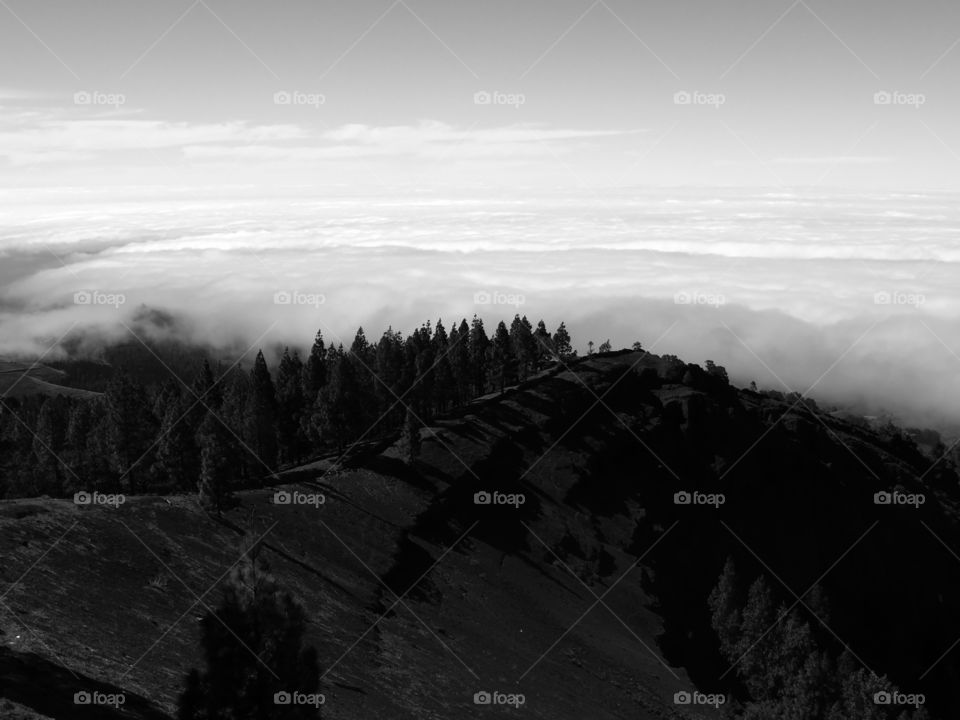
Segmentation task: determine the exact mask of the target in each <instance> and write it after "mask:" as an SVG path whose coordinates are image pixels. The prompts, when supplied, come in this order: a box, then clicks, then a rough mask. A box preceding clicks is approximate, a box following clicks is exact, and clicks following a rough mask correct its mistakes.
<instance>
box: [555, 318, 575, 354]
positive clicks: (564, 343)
mask: <svg viewBox="0 0 960 720" xmlns="http://www.w3.org/2000/svg"><path fill="white" fill-rule="evenodd" d="M553 351H554V353H556V356H557V358H558V359H559V360H563V361H566V360H569V359H570V358H571V357H573V355H574V353H573V347H572V346H571V345H570V333H568V332H567V326H566V325H565V324H564V323H560V326H559V327H558V328H557V331H556V332H555V333H554V334H553Z"/></svg>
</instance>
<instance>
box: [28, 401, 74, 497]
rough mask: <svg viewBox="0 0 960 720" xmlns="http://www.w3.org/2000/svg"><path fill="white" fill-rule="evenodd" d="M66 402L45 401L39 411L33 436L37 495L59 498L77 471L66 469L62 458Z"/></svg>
mask: <svg viewBox="0 0 960 720" xmlns="http://www.w3.org/2000/svg"><path fill="white" fill-rule="evenodd" d="M67 413H68V406H67V400H66V398H65V397H63V396H62V395H56V396H54V397H52V398H46V399H45V400H44V402H43V405H42V406H41V407H40V415H39V416H38V417H37V425H36V428H35V430H34V435H33V454H34V456H35V457H36V464H35V465H34V473H35V475H36V485H37V488H36V489H37V492H38V494H44V495H56V494H57V493H58V492H59V490H60V488H61V487H62V485H63V481H64V479H65V478H66V477H67V476H70V475H73V474H74V470H73V468H70V467H65V466H64V464H63V462H64V461H63V460H62V459H61V455H62V453H63V447H64V444H65V441H66V434H67Z"/></svg>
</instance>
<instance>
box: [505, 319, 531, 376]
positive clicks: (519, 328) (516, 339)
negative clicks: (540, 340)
mask: <svg viewBox="0 0 960 720" xmlns="http://www.w3.org/2000/svg"><path fill="white" fill-rule="evenodd" d="M509 334H510V347H511V350H512V353H513V357H514V358H515V359H516V364H517V376H518V377H519V378H520V379H521V380H526V379H527V378H528V377H529V376H530V374H531V373H532V372H533V369H534V367H535V365H536V357H537V348H536V341H535V340H534V339H533V327H532V326H531V325H530V321H529V320H527V316H526V315H524V316H523V317H522V318H521V317H520V315H519V314H517V315H514V317H513V322H512V323H511V324H510V333H509Z"/></svg>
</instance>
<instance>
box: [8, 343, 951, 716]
mask: <svg viewBox="0 0 960 720" xmlns="http://www.w3.org/2000/svg"><path fill="white" fill-rule="evenodd" d="M683 368H684V366H683V365H682V364H680V365H677V363H676V362H675V361H673V360H671V359H669V358H660V357H657V356H653V355H645V354H643V353H619V354H608V355H604V356H600V357H590V358H585V359H582V360H581V361H579V362H578V363H577V364H576V365H575V366H574V367H573V368H572V369H564V368H561V369H560V370H559V371H557V372H553V373H546V374H544V375H542V376H540V377H538V378H535V379H534V380H532V381H529V382H527V383H525V384H524V385H522V386H520V387H519V388H516V389H513V390H511V391H509V392H508V393H507V394H506V395H503V396H496V397H492V398H486V399H482V400H480V401H477V402H474V403H472V404H471V405H470V406H468V407H466V408H464V409H461V410H459V411H457V412H454V413H452V414H449V415H447V416H445V417H444V418H443V419H442V420H439V421H437V422H436V423H434V424H433V427H431V428H429V429H427V430H424V431H422V433H421V434H422V438H423V443H422V448H421V452H420V456H419V458H418V460H417V461H416V462H415V463H414V464H413V466H408V465H407V464H405V463H403V462H402V461H401V460H400V459H399V456H398V453H397V452H396V449H395V448H393V447H385V448H382V449H378V450H377V451H373V452H369V453H366V454H364V455H363V456H362V457H360V458H358V459H357V460H355V461H354V462H353V463H351V464H350V465H349V466H348V467H346V468H345V469H342V470H339V471H337V472H334V473H330V472H325V471H324V468H325V467H328V466H329V463H323V462H319V463H313V464H311V465H310V466H307V467H304V468H301V469H300V470H298V471H293V472H290V473H288V474H286V476H285V478H284V479H286V480H289V481H290V483H289V484H288V485H287V486H286V488H287V489H288V490H294V489H296V490H298V491H300V492H304V493H323V494H324V496H325V498H326V502H324V503H323V504H322V505H319V507H314V506H310V505H301V506H293V505H277V504H274V503H273V502H272V498H273V494H274V489H264V490H256V491H247V492H243V493H240V494H239V499H240V504H239V505H238V507H236V508H235V509H233V510H231V511H229V512H226V513H225V514H224V515H223V517H222V518H217V517H215V516H210V515H208V514H207V513H205V512H203V511H202V510H201V509H200V507H199V506H198V504H197V502H196V501H195V499H194V498H193V497H192V496H170V497H159V496H143V497H136V498H129V499H128V502H126V503H125V504H124V505H122V506H120V507H119V508H116V509H113V508H106V507H78V506H75V505H74V504H73V503H72V502H70V501H67V500H51V499H33V500H12V501H4V502H2V503H0V554H2V556H3V558H4V562H3V563H2V565H0V580H2V584H3V585H2V586H3V587H4V591H3V592H4V594H5V595H4V598H3V603H4V604H3V605H2V606H0V623H2V625H0V642H2V650H0V679H2V682H0V695H3V696H5V697H6V698H9V700H10V701H12V702H14V703H18V704H19V705H20V706H22V707H23V708H29V709H32V711H35V712H36V713H38V714H39V715H40V716H41V717H42V716H48V717H55V718H66V717H77V718H82V717H111V715H110V714H108V713H106V712H105V711H103V710H98V711H97V714H96V715H91V714H87V713H85V712H84V708H82V707H78V706H75V705H73V704H72V703H71V702H70V698H71V697H72V695H73V693H74V692H77V691H78V690H81V689H84V688H91V689H92V687H93V685H92V684H93V683H100V684H101V685H97V686H96V687H102V688H104V691H105V692H106V691H109V690H110V689H123V690H124V691H125V692H126V693H128V703H127V705H126V706H125V709H124V713H123V714H119V713H116V714H114V716H116V717H140V718H161V717H164V716H172V715H173V713H174V712H175V704H176V698H177V695H178V693H179V692H180V690H181V689H182V687H183V677H184V674H185V673H186V672H187V670H189V669H190V668H191V667H194V666H196V665H198V664H199V662H200V652H199V644H198V641H199V624H198V620H199V618H200V617H201V616H202V615H203V614H204V612H205V606H206V605H209V606H211V607H213V606H215V604H216V602H217V600H218V599H219V588H218V584H219V583H220V582H221V581H222V579H223V577H224V576H225V574H226V572H227V571H228V569H229V568H230V567H231V565H232V564H233V563H235V562H236V561H237V560H238V558H239V556H240V554H241V552H242V550H241V547H242V546H243V545H244V543H245V542H246V543H249V542H250V541H251V540H256V539H259V538H261V537H262V538H263V542H262V546H261V548H260V550H259V557H260V558H261V559H264V560H266V561H267V562H268V563H269V565H270V567H271V569H272V572H273V573H274V574H275V575H276V576H277V577H278V579H279V580H280V581H281V583H282V584H283V585H284V586H285V587H286V588H288V589H290V590H292V591H293V592H294V593H295V594H296V595H297V596H298V597H299V598H300V599H301V600H302V602H303V604H304V606H305V607H306V608H307V611H308V614H309V616H310V619H311V624H310V637H309V640H310V642H311V643H312V644H314V645H315V647H316V648H317V650H318V652H319V654H320V660H321V666H322V667H323V668H324V669H325V671H324V678H323V689H324V692H325V694H326V697H327V702H326V706H325V716H326V717H331V718H343V719H345V720H352V719H354V718H356V719H358V720H359V719H360V718H370V717H384V718H436V719H438V720H439V719H441V718H443V719H446V718H480V717H486V716H488V715H490V714H501V715H505V714H507V713H509V712H513V710H512V709H511V708H509V707H507V708H495V707H487V706H482V705H476V704H474V702H473V696H474V694H475V693H477V692H478V691H484V690H486V691H501V692H505V693H522V694H523V695H524V698H525V702H524V705H523V707H522V709H521V710H520V711H521V712H523V713H524V715H525V716H527V717H533V718H552V719H559V718H571V719H572V718H591V719H596V720H603V719H607V718H609V719H611V720H612V719H614V718H623V719H626V718H631V719H637V718H639V719H641V720H642V719H645V718H649V719H654V718H656V719H664V718H694V717H716V715H717V713H716V711H715V710H714V709H713V708H712V707H705V708H702V709H701V708H698V707H696V706H678V705H675V704H674V702H673V698H674V694H675V693H676V692H679V691H684V690H686V691H693V690H694V689H695V688H698V689H700V690H702V691H704V692H714V691H717V692H729V691H736V690H737V688H736V686H735V685H734V684H732V682H731V681H732V676H727V679H726V681H721V675H722V674H723V673H724V671H725V670H726V667H727V666H726V665H725V663H724V662H723V661H722V659H721V658H720V655H719V653H718V650H717V643H716V638H715V637H714V635H713V633H712V630H711V629H710V626H709V612H708V610H707V604H706V598H707V596H708V594H709V593H710V590H711V589H712V588H713V587H714V586H715V585H716V583H717V579H718V577H719V576H720V573H721V571H722V569H723V566H724V562H725V560H726V558H727V557H731V556H732V557H734V558H735V560H736V562H737V563H738V566H739V567H741V568H742V569H743V570H745V571H747V572H748V573H752V574H754V575H757V574H763V575H765V576H767V577H768V579H770V580H771V582H772V584H773V586H774V588H775V589H776V592H777V593H778V594H779V595H780V596H782V597H783V599H784V600H786V601H788V603H789V602H792V601H793V599H794V596H792V595H791V593H797V594H799V596H800V597H801V598H803V597H805V596H806V594H807V592H806V591H807V590H808V588H809V587H811V585H812V584H813V583H815V582H818V583H819V587H820V588H821V589H822V591H823V593H824V595H825V597H826V599H827V602H828V604H829V618H828V619H827V620H826V621H825V622H824V625H825V626H828V629H829V631H830V633H829V635H830V636H831V637H833V640H831V642H836V643H837V644H838V645H841V646H847V647H848V648H850V649H852V650H853V651H855V654H856V656H857V657H858V658H860V659H861V660H862V662H863V663H864V664H865V665H867V666H868V667H870V668H871V669H874V670H876V671H877V672H878V673H881V674H887V675H888V676H889V677H890V678H891V679H892V680H893V681H895V682H896V683H897V684H898V685H899V686H900V687H902V688H905V689H909V690H910V691H913V692H924V693H926V694H927V697H928V709H929V710H930V711H931V714H932V715H933V716H934V717H948V716H952V715H953V714H955V713H956V711H958V710H960V703H958V701H957V699H956V696H955V694H953V693H952V692H948V688H949V687H950V686H951V682H952V680H953V678H955V677H956V676H957V674H958V672H960V661H958V658H957V657H956V656H953V655H950V654H949V653H946V656H945V657H943V658H942V659H940V660H939V661H938V658H941V655H944V651H946V650H948V648H950V645H951V643H952V642H953V641H954V640H955V639H956V638H957V637H960V617H958V615H957V614H956V612H954V611H953V608H956V607H958V606H960V582H958V579H960V560H958V559H957V558H956V557H955V556H954V555H953V554H952V551H951V550H950V548H957V547H960V525H958V522H957V517H958V516H957V509H958V500H960V497H958V484H957V476H956V475H955V473H954V471H953V469H952V467H951V466H948V465H946V464H944V463H940V464H938V465H936V466H935V467H934V468H933V469H932V470H931V460H930V459H929V458H928V457H926V456H925V455H924V454H923V453H921V452H920V451H919V450H918V449H917V447H916V446H915V445H914V444H913V443H912V442H911V441H909V440H908V439H907V438H905V437H904V436H902V435H883V434H880V433H878V432H876V431H874V430H871V429H870V428H868V427H862V426H861V425H858V424H855V423H853V422H850V421H848V420H845V419H843V418H838V417H834V416H831V415H828V414H820V413H819V412H816V411H813V410H811V409H808V408H807V407H805V406H804V405H803V404H802V403H795V402H793V401H788V400H779V399H776V398H771V397H766V396H763V395H760V394H757V393H752V392H749V391H744V390H737V389H735V388H732V387H729V386H728V385H726V384H725V383H723V382H720V381H719V380H718V379H717V378H715V377H712V376H709V375H706V374H702V375H696V374H691V373H690V372H689V371H686V372H685V371H684V370H683ZM380 450H382V451H380ZM921 478H922V480H921ZM893 490H897V491H899V492H901V493H904V494H905V495H908V494H917V493H924V500H925V502H923V504H922V505H919V506H918V507H912V506H892V505H877V504H875V503H874V493H877V492H880V491H893ZM494 491H496V492H499V493H503V494H505V495H507V496H510V495H517V494H522V495H523V497H524V502H523V503H522V504H517V505H516V506H513V505H484V504H476V503H475V502H474V499H475V494H476V493H478V492H494ZM694 491H699V492H701V493H708V494H717V493H721V494H722V495H723V498H722V500H723V501H722V504H720V503H718V505H719V506H718V507H714V506H711V505H696V504H691V505H685V504H677V503H676V502H675V494H676V493H678V492H694ZM781 582H782V583H783V584H782V585H781V584H780V583H781ZM398 596H399V597H400V598H401V600H400V601H399V602H398ZM878 629H880V631H878ZM930 666H933V667H932V669H931V670H929V671H927V672H925V670H927V668H928V667H930ZM25 668H29V671H28V670H26V669H25ZM921 675H923V677H922V678H921ZM0 707H2V706H0ZM698 713H699V714H698ZM24 717H31V716H30V715H24Z"/></svg>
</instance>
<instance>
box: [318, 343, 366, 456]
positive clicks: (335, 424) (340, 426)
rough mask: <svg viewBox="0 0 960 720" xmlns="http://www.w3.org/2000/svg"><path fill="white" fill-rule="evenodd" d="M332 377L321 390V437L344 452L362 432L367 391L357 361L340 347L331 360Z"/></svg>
mask: <svg viewBox="0 0 960 720" xmlns="http://www.w3.org/2000/svg"><path fill="white" fill-rule="evenodd" d="M330 369H331V373H330V380H329V382H328V383H327V385H326V386H325V387H324V388H323V390H322V391H321V392H320V402H319V403H318V404H319V422H320V437H321V439H322V440H323V442H324V443H332V444H333V445H335V446H336V447H337V450H338V451H339V452H342V451H343V449H344V447H345V445H346V444H347V443H348V442H351V441H353V440H356V439H357V438H358V437H359V435H360V433H361V432H362V427H361V426H362V424H363V422H362V415H361V412H362V404H361V398H362V395H363V393H362V392H361V388H360V381H359V378H358V377H357V370H356V365H355V363H354V361H353V360H352V359H351V358H350V357H349V355H347V354H346V353H344V352H343V348H338V351H337V354H336V356H335V357H334V358H333V361H332V363H331V368H330Z"/></svg>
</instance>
